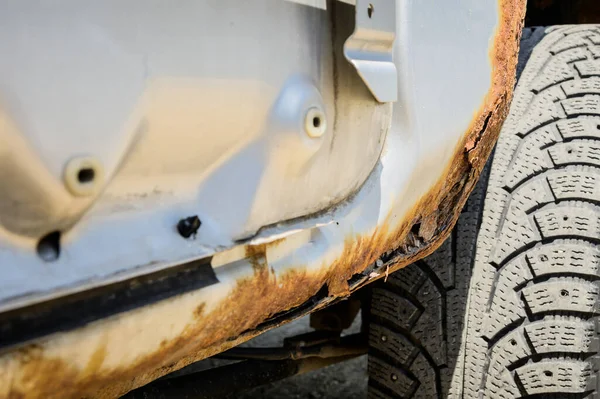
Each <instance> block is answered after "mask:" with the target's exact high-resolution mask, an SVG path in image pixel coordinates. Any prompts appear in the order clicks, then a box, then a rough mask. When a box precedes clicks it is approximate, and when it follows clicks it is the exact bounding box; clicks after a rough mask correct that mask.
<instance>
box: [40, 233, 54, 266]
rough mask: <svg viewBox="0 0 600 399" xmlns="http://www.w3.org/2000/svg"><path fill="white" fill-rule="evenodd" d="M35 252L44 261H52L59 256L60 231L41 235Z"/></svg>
mask: <svg viewBox="0 0 600 399" xmlns="http://www.w3.org/2000/svg"><path fill="white" fill-rule="evenodd" d="M36 250H37V253H38V256H39V257H40V258H42V260H43V261H45V262H54V261H55V260H57V259H58V257H59V256H60V231H53V232H51V233H48V234H46V235H45V236H43V237H42V238H41V239H40V240H39V241H38V244H37V248H36Z"/></svg>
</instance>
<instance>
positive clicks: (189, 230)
mask: <svg viewBox="0 0 600 399" xmlns="http://www.w3.org/2000/svg"><path fill="white" fill-rule="evenodd" d="M201 225H202V222H201V221H200V218H199V217H198V216H196V215H194V216H189V217H187V218H184V219H181V220H180V221H179V223H177V231H178V232H179V234H181V236H182V237H183V238H190V237H191V236H192V235H193V236H194V237H196V233H197V232H198V229H199V228H200V226H201Z"/></svg>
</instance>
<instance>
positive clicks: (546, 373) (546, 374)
mask: <svg viewBox="0 0 600 399" xmlns="http://www.w3.org/2000/svg"><path fill="white" fill-rule="evenodd" d="M544 375H545V376H546V377H552V375H553V374H552V371H550V370H546V371H544Z"/></svg>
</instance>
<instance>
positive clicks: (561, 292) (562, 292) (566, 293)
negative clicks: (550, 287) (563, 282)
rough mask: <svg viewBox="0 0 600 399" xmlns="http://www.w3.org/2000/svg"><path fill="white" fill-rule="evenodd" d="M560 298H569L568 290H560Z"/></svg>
mask: <svg viewBox="0 0 600 399" xmlns="http://www.w3.org/2000/svg"><path fill="white" fill-rule="evenodd" d="M560 296H569V291H567V290H560Z"/></svg>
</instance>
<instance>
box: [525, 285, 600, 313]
mask: <svg viewBox="0 0 600 399" xmlns="http://www.w3.org/2000/svg"><path fill="white" fill-rule="evenodd" d="M522 292H523V296H524V300H525V303H526V305H527V306H528V307H529V310H530V311H531V313H533V314H536V313H542V312H551V311H568V312H580V313H589V314H593V313H595V311H596V302H597V299H598V286H597V285H596V284H594V283H591V282H589V281H585V280H575V279H570V280H566V279H564V278H561V279H553V280H550V281H545V282H542V283H538V284H533V285H530V286H529V287H525V288H524V289H523V291H522Z"/></svg>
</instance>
